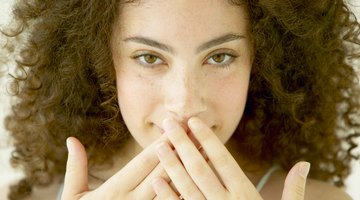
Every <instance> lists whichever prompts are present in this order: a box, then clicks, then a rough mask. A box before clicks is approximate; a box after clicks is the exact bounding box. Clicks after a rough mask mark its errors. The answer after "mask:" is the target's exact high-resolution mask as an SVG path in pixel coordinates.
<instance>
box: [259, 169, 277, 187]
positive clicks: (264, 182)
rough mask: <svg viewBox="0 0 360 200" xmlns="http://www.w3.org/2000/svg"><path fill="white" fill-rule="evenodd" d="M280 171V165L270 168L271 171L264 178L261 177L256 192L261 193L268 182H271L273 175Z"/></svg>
mask: <svg viewBox="0 0 360 200" xmlns="http://www.w3.org/2000/svg"><path fill="white" fill-rule="evenodd" d="M279 169H280V166H279V165H273V166H272V167H270V169H268V171H267V172H266V173H265V174H264V176H263V177H261V179H260V181H259V183H258V184H257V186H256V190H257V191H258V192H260V191H261V190H262V189H263V187H264V186H265V184H266V182H267V181H268V180H269V178H270V176H271V175H272V173H274V172H275V171H276V170H279Z"/></svg>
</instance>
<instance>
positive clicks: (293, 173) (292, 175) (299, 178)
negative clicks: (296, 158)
mask: <svg viewBox="0 0 360 200" xmlns="http://www.w3.org/2000/svg"><path fill="white" fill-rule="evenodd" d="M309 170H310V163H308V162H298V163H296V164H295V165H294V166H293V167H292V168H291V170H290V171H289V173H288V174H287V176H286V179H285V183H284V190H283V194H282V198H281V199H282V200H303V199H304V198H305V184H306V177H307V175H308V174H309Z"/></svg>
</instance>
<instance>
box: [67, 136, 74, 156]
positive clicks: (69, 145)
mask: <svg viewBox="0 0 360 200" xmlns="http://www.w3.org/2000/svg"><path fill="white" fill-rule="evenodd" d="M66 147H67V150H68V153H69V154H73V152H74V144H73V142H72V141H71V138H70V137H68V138H67V139H66Z"/></svg>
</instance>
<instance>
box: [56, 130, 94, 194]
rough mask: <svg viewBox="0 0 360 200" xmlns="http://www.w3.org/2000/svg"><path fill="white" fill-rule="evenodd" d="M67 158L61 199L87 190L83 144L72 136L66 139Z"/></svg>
mask: <svg viewBox="0 0 360 200" xmlns="http://www.w3.org/2000/svg"><path fill="white" fill-rule="evenodd" d="M66 145H67V148H68V159H67V163H66V173H65V180H64V190H63V193H62V195H61V199H71V200H73V199H75V197H76V196H78V197H79V196H80V195H81V193H84V192H86V191H88V167H87V156H86V152H85V148H84V146H83V145H82V144H81V143H80V141H79V140H78V139H76V138H74V137H69V138H68V139H67V140H66Z"/></svg>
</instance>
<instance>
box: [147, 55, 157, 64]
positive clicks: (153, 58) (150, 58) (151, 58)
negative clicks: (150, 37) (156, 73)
mask: <svg viewBox="0 0 360 200" xmlns="http://www.w3.org/2000/svg"><path fill="white" fill-rule="evenodd" d="M157 59H159V58H158V57H156V56H154V55H144V60H145V61H146V63H148V64H154V63H155V62H156V61H157Z"/></svg>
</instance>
